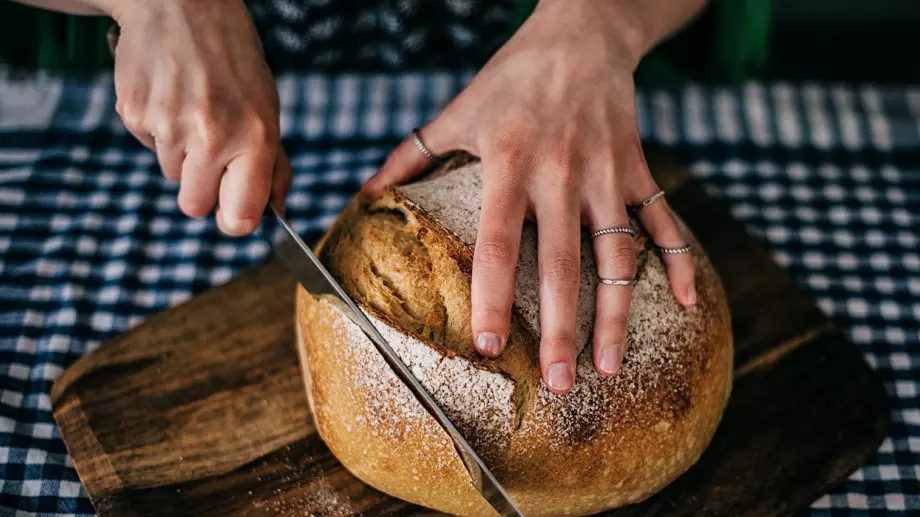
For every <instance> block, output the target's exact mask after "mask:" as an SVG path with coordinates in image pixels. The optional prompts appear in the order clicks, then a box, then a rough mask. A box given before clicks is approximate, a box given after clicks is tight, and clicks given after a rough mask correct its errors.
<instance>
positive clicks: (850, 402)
mask: <svg viewBox="0 0 920 517" xmlns="http://www.w3.org/2000/svg"><path fill="white" fill-rule="evenodd" d="M649 159H650V162H651V165H652V169H653V171H654V174H655V176H656V179H657V180H658V182H659V184H660V185H661V186H662V188H664V189H665V190H667V191H668V198H669V200H670V202H671V205H672V206H673V207H674V209H675V210H676V211H677V212H678V213H679V214H680V215H681V216H682V217H683V219H684V220H685V221H686V223H687V224H688V225H689V226H690V228H691V229H692V230H693V232H694V233H695V234H696V235H697V237H698V238H699V241H700V242H701V244H702V245H703V246H704V247H705V248H706V250H707V252H708V253H709V256H710V258H711V259H712V262H713V264H714V265H715V267H716V269H717V270H718V272H719V274H720V275H721V277H722V280H723V282H724V284H725V289H726V291H727V294H728V301H729V304H730V306H731V313H732V325H733V329H734V334H735V347H736V356H735V367H736V373H735V386H734V389H733V392H732V398H731V401H730V403H729V406H728V409H727V411H726V413H725V416H724V418H723V420H722V423H721V425H720V427H719V430H718V432H717V433H716V436H715V438H714V439H713V441H712V444H711V445H710V447H709V448H708V450H707V451H706V453H705V454H704V455H703V457H702V459H701V460H700V461H699V463H697V465H695V466H694V467H693V468H692V469H691V470H690V471H689V472H687V473H686V474H685V475H683V476H682V477H680V478H679V479H678V480H677V481H675V482H674V483H673V484H671V485H670V486H669V487H667V488H666V489H665V490H663V491H662V492H660V493H659V494H657V495H655V496H653V497H652V498H650V499H649V500H647V501H645V502H644V503H641V504H638V505H634V506H631V507H627V508H623V509H620V510H617V511H614V512H610V515H618V516H631V515H687V514H702V515H731V516H735V515H757V516H761V515H763V516H767V515H789V514H793V513H796V512H798V511H801V510H803V509H806V508H807V507H808V505H809V504H810V503H811V502H812V501H814V500H815V499H816V498H818V497H819V496H820V495H821V494H822V492H823V491H824V490H826V489H827V488H829V487H830V486H831V485H833V484H835V483H837V482H839V481H841V480H843V479H844V478H845V477H846V476H847V475H848V474H849V473H851V472H852V471H853V470H854V469H856V468H857V467H858V466H859V465H861V464H862V463H863V462H865V461H866V460H867V459H868V458H869V457H870V456H871V455H872V454H873V453H874V451H875V450H876V449H877V447H878V445H879V443H880V442H881V440H882V438H883V437H884V436H885V434H886V429H887V416H886V415H887V410H886V405H885V397H884V392H883V388H882V385H881V383H880V382H879V380H878V379H877V378H876V377H875V375H874V373H873V372H872V371H871V370H870V369H869V367H868V366H867V365H866V363H865V362H863V360H862V357H861V356H860V354H859V353H858V351H857V350H856V349H855V348H854V347H853V346H852V345H850V344H849V343H847V342H846V341H845V340H844V339H843V337H842V336H841V335H840V333H839V332H838V331H837V330H835V329H834V327H833V326H832V324H831V323H830V322H829V320H828V319H827V318H826V317H825V316H824V315H823V314H822V313H821V312H820V311H819V310H818V308H817V307H816V305H815V304H814V302H813V301H812V300H811V299H810V298H809V297H808V296H806V295H805V294H803V292H802V291H800V290H799V289H798V288H797V287H796V285H795V284H794V282H793V281H792V279H791V278H790V277H789V276H788V275H787V274H786V272H784V271H783V270H782V269H781V268H780V267H779V266H778V265H777V264H775V263H774V262H773V261H771V259H770V257H769V255H768V254H767V253H766V252H765V251H764V249H763V248H762V247H761V246H760V244H759V243H758V242H757V241H756V240H755V239H753V238H752V237H751V236H749V235H748V234H747V233H746V231H745V229H744V227H743V226H742V225H741V224H740V223H739V222H738V221H736V220H734V219H732V217H731V216H730V214H729V212H728V211H727V210H726V209H725V208H724V207H722V206H721V205H719V204H718V203H716V202H715V201H713V200H712V199H711V198H710V197H709V196H708V195H707V194H706V193H705V191H704V189H703V188H702V186H701V185H700V184H699V183H697V182H696V181H694V180H693V179H692V178H691V177H690V176H689V175H688V174H687V173H686V172H684V171H681V170H680V169H678V168H675V167H673V166H671V165H670V164H668V163H666V162H665V161H663V160H662V159H660V158H659V157H658V155H657V154H655V153H650V156H649ZM293 293H294V281H293V280H292V279H291V277H290V276H289V275H288V274H287V272H286V271H285V269H284V268H283V267H282V266H281V265H280V264H279V263H276V262H271V263H268V264H266V265H263V266H261V267H257V268H255V269H254V270H252V271H249V272H247V273H245V274H243V275H241V276H239V277H238V278H236V279H235V280H234V281H232V282H230V283H229V284H227V285H225V286H222V287H219V288H217V289H214V290H211V291H208V292H206V293H203V294H201V295H199V296H196V297H195V298H193V299H191V300H190V301H188V302H187V303H185V304H183V305H181V306H179V307H176V308H173V309H171V310H168V311H166V312H163V313H161V314H158V315H156V316H154V317H152V318H150V319H148V320H147V321H146V322H145V323H144V324H142V325H141V326H139V327H137V328H135V329H134V330H132V331H130V332H128V333H126V334H124V335H122V336H120V337H118V338H116V339H114V340H112V341H111V342H109V343H106V344H105V345H103V346H102V347H100V348H99V349H97V350H96V351H94V352H92V353H90V354H88V355H87V356H85V357H83V358H82V359H80V360H79V361H77V362H76V363H74V364H73V365H72V366H71V367H70V368H69V369H67V371H65V372H64V374H63V375H62V376H61V377H60V379H58V381H57V382H56V383H55V384H54V387H53V389H52V394H51V398H52V404H53V406H54V416H55V419H56V420H57V422H58V425H59V427H60V429H61V434H62V436H63V437H64V441H65V443H66V444H67V449H68V450H69V451H70V453H71V455H72V456H73V461H74V465H75V466H76V468H77V472H78V473H79V475H80V479H81V480H82V481H83V483H84V485H85V486H86V490H87V492H88V493H89V496H90V498H91V499H92V501H93V504H94V505H95V508H96V510H97V512H98V513H99V514H100V515H101V516H103V517H108V516H228V515H247V516H248V515H253V516H255V515H269V514H271V515H278V514H281V515H307V514H314V515H346V514H356V513H363V514H368V515H371V514H374V515H376V514H382V513H387V514H404V515H420V514H428V513H431V512H429V511H426V510H424V509H421V508H418V507H415V506H412V505H409V504H407V503H404V502H402V501H399V500H395V499H393V498H390V497H388V496H386V495H384V494H382V493H380V492H378V491H376V490H374V489H372V488H370V487H368V486H366V485H364V484H362V483H361V482H360V481H358V480H357V479H356V478H355V477H353V476H352V475H351V474H349V473H348V471H346V470H345V469H344V468H342V467H341V466H340V465H339V464H338V463H337V462H336V459H335V458H334V457H333V456H332V455H331V454H330V453H329V451H328V449H327V448H326V447H325V445H324V444H323V442H322V441H321V440H320V438H319V436H318V435H317V433H316V431H315V429H314V427H313V424H312V422H311V417H310V414H309V410H308V408H307V404H306V399H305V396H304V393H303V386H302V384H301V375H300V371H299V365H298V360H297V353H296V350H295V348H294V340H293V326H292V325H293V322H292V313H293Z"/></svg>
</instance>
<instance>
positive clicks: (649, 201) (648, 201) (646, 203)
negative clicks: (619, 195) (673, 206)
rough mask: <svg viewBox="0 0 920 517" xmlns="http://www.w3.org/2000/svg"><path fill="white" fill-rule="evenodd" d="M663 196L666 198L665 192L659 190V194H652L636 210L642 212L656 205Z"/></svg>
mask: <svg viewBox="0 0 920 517" xmlns="http://www.w3.org/2000/svg"><path fill="white" fill-rule="evenodd" d="M663 196H664V191H663V190H659V191H658V192H656V193H654V194H652V195H651V196H650V197H648V198H646V199H643V200H642V202H641V203H639V206H637V207H636V210H642V209H643V208H645V207H647V206H649V205H651V204H652V203H654V202H655V201H658V199H659V198H661V197H663Z"/></svg>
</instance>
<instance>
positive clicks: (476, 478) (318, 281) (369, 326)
mask: <svg viewBox="0 0 920 517" xmlns="http://www.w3.org/2000/svg"><path fill="white" fill-rule="evenodd" d="M269 210H270V211H271V214H268V211H269ZM269 210H266V215H267V216H268V217H265V218H263V222H265V221H266V219H267V220H268V221H270V222H269V223H268V224H263V232H264V233H265V236H266V238H267V239H268V241H269V243H270V244H271V245H272V248H273V249H274V251H275V254H276V255H278V257H279V258H281V260H282V261H283V262H284V263H285V264H286V265H287V267H288V269H290V270H291V273H292V274H293V275H294V278H295V279H296V280H297V281H298V282H300V284H301V285H302V286H303V287H304V289H306V290H307V291H308V292H309V293H310V294H312V295H314V296H316V295H321V294H331V295H334V296H335V297H336V298H337V299H338V300H339V301H340V302H341V303H340V304H338V305H339V308H340V309H342V311H343V312H344V313H345V314H346V315H347V316H348V317H349V318H350V319H351V320H352V321H353V322H354V323H355V324H357V325H358V326H359V327H360V328H361V330H363V331H364V333H365V334H367V336H368V338H369V339H370V340H371V342H373V343H374V345H375V346H376V347H377V349H378V350H379V351H380V354H381V355H383V357H384V359H386V361H387V363H389V365H390V367H391V368H392V369H393V371H394V372H395V373H396V375H397V377H399V378H400V379H401V380H402V381H403V382H404V383H405V384H406V386H407V387H408V388H409V390H410V391H412V393H413V394H414V395H415V397H416V398H417V399H418V400H419V402H421V404H422V406H423V407H424V408H425V409H426V410H427V411H428V412H429V413H431V415H432V416H433V417H434V419H435V420H436V421H437V422H438V424H440V425H441V427H443V428H444V430H445V431H447V434H448V435H449V436H450V438H451V440H453V442H454V447H455V448H456V449H457V453H458V454H459V455H460V458H461V459H462V460H463V464H464V466H466V470H467V471H468V472H469V474H470V478H472V480H473V486H474V487H475V488H476V489H477V490H479V492H480V493H481V494H482V496H483V497H484V498H485V500H486V501H488V503H489V504H490V505H491V506H492V508H494V509H495V511H496V512H498V514H499V515H502V516H523V513H521V510H520V509H519V508H518V507H517V505H516V504H515V503H514V500H512V499H511V497H510V496H509V495H508V493H507V492H506V491H505V489H504V488H503V487H502V485H501V483H499V482H498V480H497V479H496V478H495V476H494V475H493V474H492V472H490V471H489V468H488V467H487V466H486V464H485V463H483V461H482V459H480V458H479V456H478V455H477V454H476V451H474V450H473V448H472V447H471V446H470V444H469V443H468V442H467V441H466V439H465V438H463V435H462V434H460V431H458V430H457V428H456V427H455V426H454V424H453V423H451V421H450V419H448V418H447V415H445V414H444V411H443V410H442V409H441V408H440V406H438V403H437V402H436V401H435V400H434V398H432V397H431V395H430V394H429V393H428V391H427V390H426V389H425V387H424V386H422V384H421V383H420V382H419V381H418V379H416V378H415V375H413V374H412V371H411V370H410V369H409V367H408V366H406V364H405V363H403V361H402V359H400V358H399V356H398V355H396V352H394V351H393V349H392V348H390V345H389V343H387V341H386V339H384V337H383V336H382V335H380V332H378V331H377V328H376V327H374V324H373V323H372V322H371V320H370V319H368V317H367V316H366V315H365V314H364V313H363V312H362V311H361V310H360V309H359V308H358V306H357V305H356V304H355V302H354V300H352V299H351V297H350V296H348V294H347V293H346V292H345V290H344V289H343V288H342V286H341V285H339V283H338V281H336V279H335V278H334V277H333V276H332V274H331V273H329V271H328V270H327V269H326V267H325V266H323V264H322V262H320V260H319V258H317V257H316V255H315V254H314V253H313V251H312V250H311V249H310V247H309V246H307V245H306V244H305V243H304V242H303V240H302V239H301V238H300V236H299V235H297V232H296V231H294V228H292V227H291V225H290V224H288V222H287V221H285V219H284V217H282V215H281V214H280V213H279V212H278V210H277V209H275V207H270V208H269ZM272 222H273V223H277V226H278V227H280V229H281V230H282V231H271V226H272Z"/></svg>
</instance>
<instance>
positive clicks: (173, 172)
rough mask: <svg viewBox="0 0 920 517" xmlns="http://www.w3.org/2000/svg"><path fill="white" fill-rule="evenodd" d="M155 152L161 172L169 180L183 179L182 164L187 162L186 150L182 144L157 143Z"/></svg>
mask: <svg viewBox="0 0 920 517" xmlns="http://www.w3.org/2000/svg"><path fill="white" fill-rule="evenodd" d="M155 145H156V147H155V151H156V153H157V161H159V162H160V170H161V171H162V172H163V176H165V177H166V178H167V179H170V180H173V181H178V180H179V179H180V178H181V177H182V164H183V163H184V162H185V149H184V146H182V145H181V144H180V143H177V142H173V143H165V142H160V141H156V144H155Z"/></svg>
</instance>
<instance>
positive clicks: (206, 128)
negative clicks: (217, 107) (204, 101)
mask: <svg viewBox="0 0 920 517" xmlns="http://www.w3.org/2000/svg"><path fill="white" fill-rule="evenodd" d="M191 124H192V128H193V131H194V134H195V136H196V137H197V139H198V141H199V142H201V145H202V147H203V148H204V150H205V152H206V154H211V152H213V151H215V150H216V149H217V148H218V147H219V145H220V142H221V140H222V138H221V134H220V124H219V123H218V122H217V119H216V117H215V116H214V114H213V112H212V111H211V110H210V109H208V108H206V107H199V108H196V109H195V110H194V111H193V112H192V114H191Z"/></svg>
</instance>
